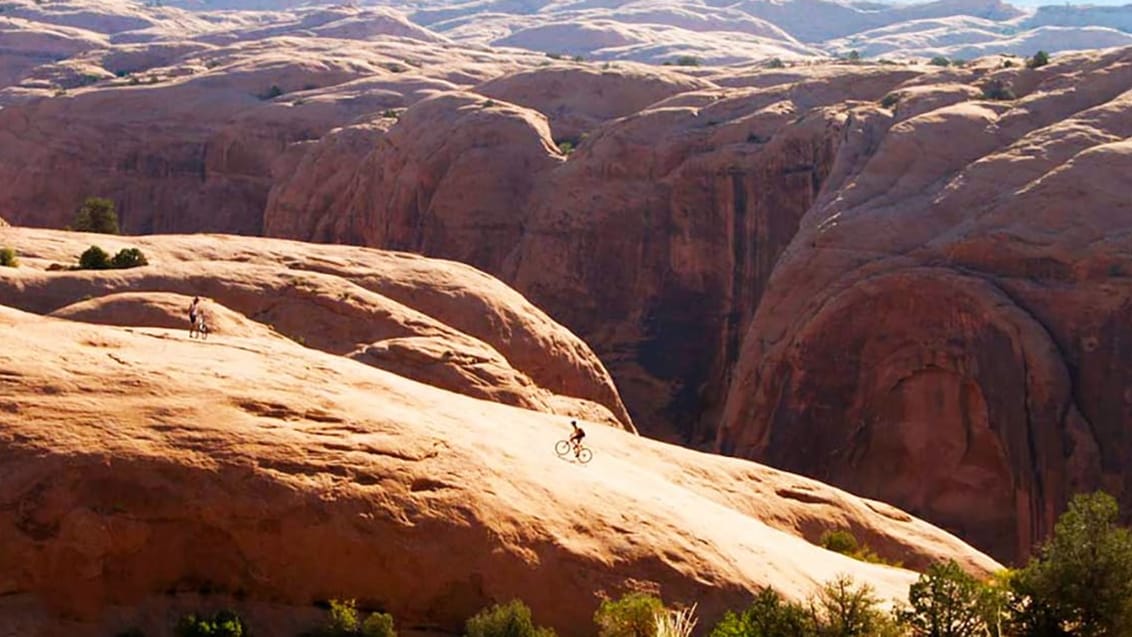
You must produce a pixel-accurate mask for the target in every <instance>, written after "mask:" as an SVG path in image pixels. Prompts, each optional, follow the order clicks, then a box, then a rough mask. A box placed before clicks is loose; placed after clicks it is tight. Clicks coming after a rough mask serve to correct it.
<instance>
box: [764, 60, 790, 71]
mask: <svg viewBox="0 0 1132 637" xmlns="http://www.w3.org/2000/svg"><path fill="white" fill-rule="evenodd" d="M766 68H768V69H784V68H786V63H785V62H783V61H782V59H781V58H770V60H769V61H768V62H767V63H766Z"/></svg>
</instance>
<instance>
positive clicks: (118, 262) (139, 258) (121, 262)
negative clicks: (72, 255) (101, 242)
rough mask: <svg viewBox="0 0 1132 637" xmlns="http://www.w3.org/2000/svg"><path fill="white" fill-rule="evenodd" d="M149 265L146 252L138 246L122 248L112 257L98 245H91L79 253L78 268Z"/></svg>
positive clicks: (120, 268) (101, 268) (102, 268)
mask: <svg viewBox="0 0 1132 637" xmlns="http://www.w3.org/2000/svg"><path fill="white" fill-rule="evenodd" d="M143 265H149V261H148V260H146V258H145V254H143V253H142V251H141V250H138V249H137V248H122V249H121V250H119V251H118V254H115V255H114V256H113V257H111V256H110V255H109V254H107V252H106V251H105V250H103V249H102V248H100V247H98V246H91V247H89V248H87V249H86V251H84V252H83V253H82V254H81V255H79V265H78V267H76V268H73V269H76V270H111V269H117V270H123V269H127V268H136V267H139V266H143Z"/></svg>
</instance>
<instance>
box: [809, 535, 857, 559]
mask: <svg viewBox="0 0 1132 637" xmlns="http://www.w3.org/2000/svg"><path fill="white" fill-rule="evenodd" d="M818 544H820V545H821V547H822V548H823V549H826V550H828V551H833V552H835V553H841V554H842V555H852V554H854V553H856V552H857V551H859V550H860V548H861V547H860V545H858V544H857V536H855V535H853V533H852V532H850V531H847V530H845V529H838V530H836V531H826V532H825V533H822V534H821V537H820V538H818Z"/></svg>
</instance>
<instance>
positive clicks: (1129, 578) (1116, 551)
mask: <svg viewBox="0 0 1132 637" xmlns="http://www.w3.org/2000/svg"><path fill="white" fill-rule="evenodd" d="M1118 515H1119V507H1118V505H1117V503H1116V500H1115V499H1113V497H1112V496H1110V495H1108V494H1106V493H1103V492H1097V493H1092V494H1080V495H1077V496H1075V497H1074V498H1073V500H1072V501H1071V502H1070V503H1069V508H1068V509H1067V510H1066V511H1065V513H1063V514H1062V515H1061V517H1059V518H1058V520H1057V524H1056V525H1055V526H1054V530H1053V535H1052V536H1051V537H1050V539H1049V540H1048V541H1047V542H1046V543H1045V544H1043V545H1042V546H1041V547H1040V548H1039V549H1038V551H1037V554H1036V555H1035V556H1034V557H1033V558H1031V560H1030V562H1029V563H1028V564H1027V565H1026V566H1025V567H1024V568H1022V569H1019V570H1018V571H1016V572H1015V573H1014V574H1013V576H1012V577H1011V578H1010V580H1009V586H1010V590H1011V593H1012V602H1013V604H1012V611H1013V624H1014V629H1015V630H1016V632H1017V633H1018V634H1021V635H1080V636H1081V637H1093V636H1100V635H1128V634H1132V532H1130V531H1129V530H1128V529H1126V528H1123V527H1120V526H1118V524H1117V519H1118Z"/></svg>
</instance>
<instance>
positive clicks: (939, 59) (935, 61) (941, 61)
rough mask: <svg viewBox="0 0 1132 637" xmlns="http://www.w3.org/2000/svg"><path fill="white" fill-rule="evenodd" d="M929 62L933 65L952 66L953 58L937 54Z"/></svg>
mask: <svg viewBox="0 0 1132 637" xmlns="http://www.w3.org/2000/svg"><path fill="white" fill-rule="evenodd" d="M928 64H931V65H932V66H951V60H949V59H947V58H945V57H943V56H942V55H937V56H935V57H934V58H932V59H931V60H929V61H928Z"/></svg>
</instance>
